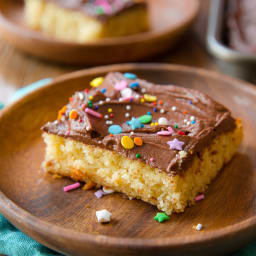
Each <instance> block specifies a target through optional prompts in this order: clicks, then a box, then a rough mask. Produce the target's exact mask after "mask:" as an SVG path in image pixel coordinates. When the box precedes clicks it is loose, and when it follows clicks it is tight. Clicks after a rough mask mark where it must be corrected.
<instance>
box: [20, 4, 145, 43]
mask: <svg viewBox="0 0 256 256" xmlns="http://www.w3.org/2000/svg"><path fill="white" fill-rule="evenodd" d="M25 20H26V24H27V25H28V26H29V27H31V28H32V29H36V30H40V31H42V32H45V33H46V34H48V35H51V36H54V37H55V38H57V39H61V40H67V41H76V42H80V43H85V42H87V41H91V40H95V39H99V38H103V37H120V36H125V35H131V34H136V33H140V32H144V31H147V30H148V29H149V21H148V11H147V4H146V2H145V1H143V0H25Z"/></svg>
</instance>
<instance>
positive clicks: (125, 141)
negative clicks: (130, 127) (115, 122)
mask: <svg viewBox="0 0 256 256" xmlns="http://www.w3.org/2000/svg"><path fill="white" fill-rule="evenodd" d="M121 144H122V146H123V147H124V148H125V149H132V148H133V147H134V142H133V140H132V139H131V138H130V137H128V136H123V137H122V139H121Z"/></svg>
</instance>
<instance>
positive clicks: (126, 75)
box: [124, 73, 137, 80]
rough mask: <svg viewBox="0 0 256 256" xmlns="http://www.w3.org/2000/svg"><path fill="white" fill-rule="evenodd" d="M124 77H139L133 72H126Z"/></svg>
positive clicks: (132, 78)
mask: <svg viewBox="0 0 256 256" xmlns="http://www.w3.org/2000/svg"><path fill="white" fill-rule="evenodd" d="M124 77H125V78H127V79H131V80H134V79H136V78H137V76H136V75H135V74H132V73H125V74H124Z"/></svg>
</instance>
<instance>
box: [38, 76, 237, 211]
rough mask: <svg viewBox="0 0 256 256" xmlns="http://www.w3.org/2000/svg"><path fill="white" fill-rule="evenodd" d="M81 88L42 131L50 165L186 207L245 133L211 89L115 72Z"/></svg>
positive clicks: (165, 206) (162, 204) (165, 205)
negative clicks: (89, 87) (165, 83)
mask: <svg viewBox="0 0 256 256" xmlns="http://www.w3.org/2000/svg"><path fill="white" fill-rule="evenodd" d="M91 85H92V86H93V87H94V88H93V89H92V90H90V91H88V90H85V91H81V92H77V93H75V94H74V95H73V96H72V98H70V102H69V103H68V104H67V105H66V106H64V107H63V108H62V109H61V110H60V111H59V114H58V120H56V121H54V122H52V123H47V124H46V125H45V126H44V127H43V128H42V129H43V131H44V134H43V137H44V140H45V143H46V145H47V147H46V157H45V162H44V163H43V167H44V169H45V170H46V171H48V172H51V173H55V174H60V175H62V176H68V177H71V178H72V179H74V180H80V181H85V182H87V183H88V182H93V183H96V184H99V185H102V186H106V187H109V188H111V189H113V190H115V191H119V192H122V193H125V194H126V195H128V196H129V197H132V198H138V199H142V200H143V201H146V202H149V203H151V204H153V205H156V206H157V207H158V208H159V209H160V210H163V211H165V212H166V213H167V214H171V213H172V212H173V211H174V212H182V211H184V209H185V207H186V206H187V205H188V204H193V202H194V198H195V196H196V195H197V194H198V193H201V192H204V191H205V189H206V187H207V185H208V184H209V183H210V182H211V181H212V179H213V178H214V177H216V175H217V173H218V172H219V171H220V169H221V168H222V166H223V165H224V164H225V163H227V162H228V161H229V160H230V159H231V158H232V156H233V155H234V153H235V152H236V150H237V148H238V146H239V144H240V142H241V139H242V125H241V122H239V121H237V120H235V119H234V118H233V117H232V116H231V113H230V111H229V110H228V109H226V108H225V107H224V106H222V105H221V104H219V103H217V102H215V101H213V100H212V99H211V98H209V97H208V96H207V95H205V94H203V93H200V92H198V91H195V90H192V89H186V88H182V87H178V86H173V85H168V86H163V85H155V84H152V83H149V82H147V81H144V80H140V79H138V78H137V76H136V75H134V74H131V73H125V74H121V73H109V74H108V75H107V76H106V77H105V78H102V77H99V78H96V79H94V80H93V81H92V82H91Z"/></svg>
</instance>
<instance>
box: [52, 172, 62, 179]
mask: <svg viewBox="0 0 256 256" xmlns="http://www.w3.org/2000/svg"><path fill="white" fill-rule="evenodd" d="M52 177H53V178H54V179H55V180H58V179H62V176H61V175H59V174H57V173H56V174H53V176H52Z"/></svg>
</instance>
